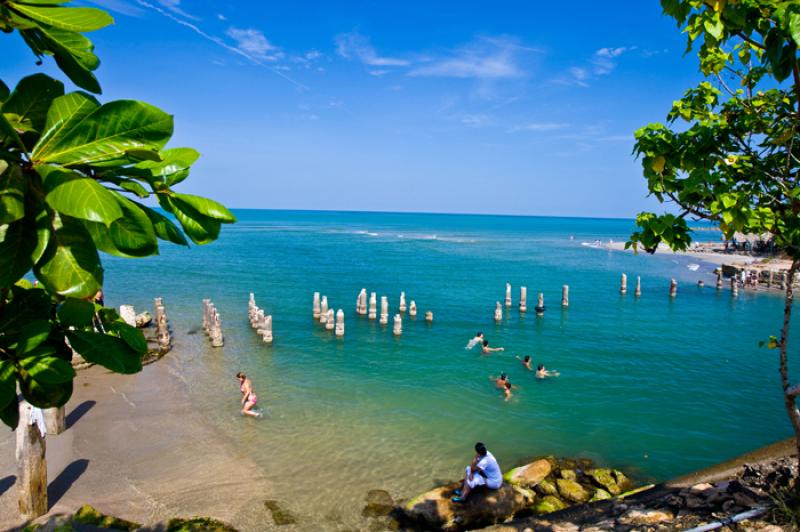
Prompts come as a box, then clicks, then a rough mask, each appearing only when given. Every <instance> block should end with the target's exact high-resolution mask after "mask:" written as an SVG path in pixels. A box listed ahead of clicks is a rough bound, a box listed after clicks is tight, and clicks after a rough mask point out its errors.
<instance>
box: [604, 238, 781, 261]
mask: <svg viewBox="0 0 800 532" xmlns="http://www.w3.org/2000/svg"><path fill="white" fill-rule="evenodd" d="M600 247H602V248H605V249H610V250H612V251H626V252H628V253H633V250H632V249H625V242H604V243H603V244H600ZM639 253H645V252H644V251H639ZM656 254H658V255H662V254H673V255H681V256H684V257H694V258H696V259H697V260H700V261H703V262H709V263H712V264H752V263H754V262H756V261H758V260H759V259H758V258H756V257H748V256H746V255H733V254H725V253H715V252H713V251H672V250H671V249H670V248H669V247H668V246H666V245H663V244H662V245H659V246H658V249H657V250H656ZM787 267H788V266H787Z"/></svg>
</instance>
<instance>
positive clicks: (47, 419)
mask: <svg viewBox="0 0 800 532" xmlns="http://www.w3.org/2000/svg"><path fill="white" fill-rule="evenodd" d="M65 410H66V409H65V408H64V407H63V406H54V407H53V408H45V409H44V425H45V427H47V434H48V435H49V436H57V435H59V434H61V433H62V432H64V431H65V430H67V420H66V412H65Z"/></svg>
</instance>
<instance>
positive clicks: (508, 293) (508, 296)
mask: <svg viewBox="0 0 800 532" xmlns="http://www.w3.org/2000/svg"><path fill="white" fill-rule="evenodd" d="M506 308H511V283H506Z"/></svg>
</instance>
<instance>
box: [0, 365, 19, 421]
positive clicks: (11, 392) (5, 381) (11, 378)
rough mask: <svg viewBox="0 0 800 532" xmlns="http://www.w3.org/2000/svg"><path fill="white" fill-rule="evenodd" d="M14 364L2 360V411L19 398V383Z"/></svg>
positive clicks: (0, 407) (0, 380)
mask: <svg viewBox="0 0 800 532" xmlns="http://www.w3.org/2000/svg"><path fill="white" fill-rule="evenodd" d="M15 373H16V372H15V370H14V364H12V363H11V361H10V360H0V410H3V409H4V408H5V407H6V406H8V404H9V403H10V402H11V401H13V400H14V399H15V398H16V397H17V381H16V376H15Z"/></svg>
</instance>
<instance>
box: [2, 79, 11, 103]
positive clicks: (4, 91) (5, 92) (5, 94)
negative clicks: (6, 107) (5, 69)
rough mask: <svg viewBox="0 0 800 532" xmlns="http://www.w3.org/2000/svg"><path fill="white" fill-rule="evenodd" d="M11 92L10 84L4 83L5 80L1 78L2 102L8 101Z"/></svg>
mask: <svg viewBox="0 0 800 532" xmlns="http://www.w3.org/2000/svg"><path fill="white" fill-rule="evenodd" d="M9 94H11V91H9V89H8V85H6V84H5V83H3V80H2V79H0V103H3V102H4V101H6V100H7V99H8V95H9Z"/></svg>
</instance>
